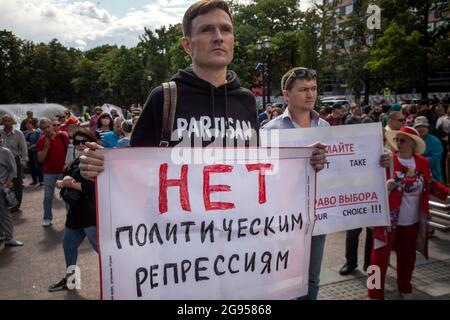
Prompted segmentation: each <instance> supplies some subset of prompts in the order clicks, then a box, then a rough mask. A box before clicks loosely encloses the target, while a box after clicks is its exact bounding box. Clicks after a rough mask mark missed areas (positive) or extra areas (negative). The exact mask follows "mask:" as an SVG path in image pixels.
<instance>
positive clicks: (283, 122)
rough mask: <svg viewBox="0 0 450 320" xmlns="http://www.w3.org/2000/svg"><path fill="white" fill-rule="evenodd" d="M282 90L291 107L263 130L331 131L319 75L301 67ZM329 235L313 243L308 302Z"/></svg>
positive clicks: (314, 296) (286, 77)
mask: <svg viewBox="0 0 450 320" xmlns="http://www.w3.org/2000/svg"><path fill="white" fill-rule="evenodd" d="M281 89H282V90H283V96H284V99H285V100H286V102H287V104H288V107H287V108H286V110H285V111H284V113H283V114H282V115H281V116H279V117H277V118H275V119H273V120H272V121H270V122H269V123H267V124H266V125H265V126H263V128H262V129H265V130H271V129H293V128H314V127H329V126H330V124H329V123H328V122H327V121H325V120H323V119H322V118H320V117H319V113H317V112H316V111H315V110H314V106H315V104H316V99H317V81H316V71H315V70H312V69H306V68H302V67H297V68H293V69H291V70H289V71H288V72H286V73H285V74H284V76H283V78H282V79H281ZM324 248H325V235H319V236H313V237H312V239H311V257H310V261H309V283H308V294H307V295H306V296H305V297H303V298H305V299H307V300H316V299H317V296H318V294H319V281H320V278H319V277H320V269H321V266H322V257H323V251H324Z"/></svg>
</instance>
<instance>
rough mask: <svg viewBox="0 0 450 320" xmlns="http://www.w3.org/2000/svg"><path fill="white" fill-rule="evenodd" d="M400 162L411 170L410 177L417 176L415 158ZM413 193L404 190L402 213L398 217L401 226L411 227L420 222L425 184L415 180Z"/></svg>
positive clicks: (412, 187) (409, 171)
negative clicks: (421, 201)
mask: <svg viewBox="0 0 450 320" xmlns="http://www.w3.org/2000/svg"><path fill="white" fill-rule="evenodd" d="M398 161H399V162H400V163H401V164H402V165H403V166H405V167H407V168H409V170H408V175H415V171H416V161H415V160H414V158H410V159H400V158H398ZM409 189H411V191H410V192H407V190H403V196H402V204H401V206H400V213H399V216H398V225H399V226H410V225H413V224H416V223H417V222H419V214H420V194H421V193H422V189H423V182H422V180H420V179H415V180H414V182H413V183H412V185H411V186H410V188H409Z"/></svg>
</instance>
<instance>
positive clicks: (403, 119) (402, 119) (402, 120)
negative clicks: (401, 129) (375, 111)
mask: <svg viewBox="0 0 450 320" xmlns="http://www.w3.org/2000/svg"><path fill="white" fill-rule="evenodd" d="M392 120H397V121H400V122H405V118H401V119H392Z"/></svg>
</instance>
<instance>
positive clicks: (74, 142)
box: [73, 139, 88, 146]
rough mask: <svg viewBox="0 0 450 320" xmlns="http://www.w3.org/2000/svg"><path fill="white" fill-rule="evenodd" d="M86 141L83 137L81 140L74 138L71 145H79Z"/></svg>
mask: <svg viewBox="0 0 450 320" xmlns="http://www.w3.org/2000/svg"><path fill="white" fill-rule="evenodd" d="M86 142H88V141H87V140H85V139H83V140H74V141H73V145H74V146H79V145H80V144H86Z"/></svg>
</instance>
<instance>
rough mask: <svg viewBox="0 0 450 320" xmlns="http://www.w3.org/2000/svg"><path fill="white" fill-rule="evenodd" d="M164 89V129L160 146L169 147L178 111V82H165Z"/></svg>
mask: <svg viewBox="0 0 450 320" xmlns="http://www.w3.org/2000/svg"><path fill="white" fill-rule="evenodd" d="M162 86H163V90H164V104H163V116H162V130H161V141H160V143H159V146H160V147H168V146H169V143H170V138H171V136H172V131H173V127H174V124H175V114H176V111H177V97H178V92H177V84H176V83H175V81H171V82H164V83H163V84H162Z"/></svg>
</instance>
